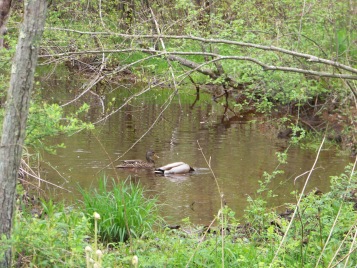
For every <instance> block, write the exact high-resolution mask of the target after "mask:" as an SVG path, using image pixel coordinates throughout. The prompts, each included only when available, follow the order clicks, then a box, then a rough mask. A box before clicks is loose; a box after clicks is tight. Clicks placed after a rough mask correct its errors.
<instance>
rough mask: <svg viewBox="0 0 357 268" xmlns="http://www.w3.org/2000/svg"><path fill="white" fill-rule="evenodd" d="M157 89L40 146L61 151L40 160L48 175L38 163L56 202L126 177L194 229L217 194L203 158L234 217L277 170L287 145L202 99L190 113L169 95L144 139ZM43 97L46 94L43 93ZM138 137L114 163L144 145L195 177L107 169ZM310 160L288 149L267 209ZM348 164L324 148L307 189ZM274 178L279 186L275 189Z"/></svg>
mask: <svg viewBox="0 0 357 268" xmlns="http://www.w3.org/2000/svg"><path fill="white" fill-rule="evenodd" d="M122 92H124V91H123V90H122ZM162 92H165V91H164V90H163V91H161V92H160V91H155V92H151V93H147V94H144V95H143V96H141V97H139V98H137V99H135V100H133V101H132V102H130V105H127V106H125V107H124V108H122V109H121V110H120V111H119V112H117V113H115V114H114V115H112V116H111V117H109V118H108V119H107V120H106V121H105V122H104V123H102V124H99V125H97V129H96V130H95V131H92V132H88V131H82V132H79V133H77V134H75V135H73V136H71V137H64V136H61V137H58V138H56V139H51V140H50V141H48V143H51V144H55V143H62V142H63V143H64V144H65V145H66V148H65V149H58V150H57V155H49V154H46V155H45V156H44V161H45V162H48V163H50V165H52V166H53V167H55V168H56V171H55V170H53V169H52V168H49V167H48V166H47V165H43V166H44V167H45V170H46V172H45V173H44V179H46V180H49V181H51V182H53V183H56V184H58V185H62V186H63V187H65V188H66V189H69V190H70V191H72V193H70V194H65V193H63V192H62V191H56V192H57V193H59V192H61V194H62V197H63V198H65V199H72V200H76V199H78V198H79V195H78V191H77V183H79V184H80V185H81V186H82V187H84V188H91V187H95V186H96V185H97V180H98V178H99V177H100V175H101V174H104V173H105V174H106V175H107V176H109V177H115V178H119V179H126V178H127V177H128V176H131V180H132V181H134V182H139V181H140V183H141V184H142V185H143V186H144V187H145V188H146V190H147V195H148V196H149V195H158V199H159V203H160V204H162V206H161V214H162V216H164V217H166V219H167V221H168V222H169V223H180V221H181V219H183V218H186V217H189V218H190V220H191V222H193V223H195V224H208V223H209V222H210V221H211V220H212V219H213V218H214V215H216V214H217V212H218V210H219V207H220V194H219V191H218V187H217V184H216V181H215V179H214V176H213V174H212V173H211V172H210V170H209V169H208V166H207V163H206V161H205V159H204V157H203V154H202V153H204V155H205V157H206V158H207V160H208V161H210V163H211V167H212V170H213V171H214V175H215V177H216V179H217V182H218V185H219V188H220V190H221V192H222V193H223V194H224V200H225V202H226V204H227V205H228V206H229V207H231V208H232V209H233V210H234V211H235V212H236V214H237V215H239V216H241V215H242V214H243V211H244V209H245V208H246V205H247V201H246V200H247V197H248V196H252V197H254V196H256V191H257V189H258V187H259V184H258V181H259V180H262V179H263V173H264V172H269V173H271V172H272V171H274V170H275V169H276V168H277V164H278V161H277V158H276V153H277V152H282V151H284V150H285V149H286V148H287V146H288V143H287V141H286V140H282V139H278V138H275V135H271V133H268V132H267V131H266V130H264V128H262V127H261V124H259V123H257V122H254V118H253V117H252V116H251V115H246V116H237V117H235V118H234V120H231V121H228V120H226V121H225V122H221V112H222V110H223V109H222V107H221V106H220V105H219V104H214V103H212V102H211V100H210V98H209V97H206V98H202V99H203V100H200V101H199V102H198V103H197V104H196V105H195V106H194V107H193V108H192V109H191V108H190V104H191V103H192V102H193V101H194V96H186V97H181V100H180V101H179V99H178V98H175V99H174V101H173V102H172V103H171V104H170V105H169V106H168V108H167V110H166V111H165V112H164V113H163V116H162V117H160V119H159V120H158V121H157V123H156V124H155V126H154V127H153V128H152V129H151V130H150V131H149V132H148V133H147V134H146V135H144V133H145V132H146V131H147V130H148V128H149V127H150V126H151V125H152V124H153V123H154V121H155V120H156V119H157V117H158V115H159V113H160V112H161V111H162V109H163V104H164V100H165V99H167V98H166V97H168V94H169V93H162ZM166 92H167V91H166ZM46 94H51V91H50V90H49V91H48V92H47V93H46ZM120 94H121V93H120ZM120 94H117V95H116V102H115V105H116V107H119V106H120V105H121V104H122V103H123V101H124V99H125V98H126V96H128V92H126V93H125V94H126V95H125V94H124V93H123V94H124V95H125V96H121V95H120ZM165 94H166V95H165ZM73 96H74V94H70V93H68V94H67V95H61V96H56V97H55V101H58V100H59V99H60V101H61V102H62V103H65V102H66V101H67V100H70V99H71V98H73ZM47 97H48V96H47ZM110 98H111V99H112V97H110ZM95 99H96V97H95V96H94V95H90V96H89V97H88V101H89V102H91V103H92V104H93V102H95ZM108 99H109V97H107V100H108ZM101 111H102V108H101V106H100V104H98V105H97V106H95V108H93V109H91V110H90V111H89V113H88V114H87V117H88V118H90V119H91V120H97V119H98V118H100V116H101ZM143 135H144V137H143V138H142V139H141V140H140V138H141V137H142V136H143ZM138 140H140V141H139V142H138V143H137V144H136V145H135V146H133V148H132V149H131V150H129V151H128V152H127V153H126V155H125V156H124V157H122V158H121V159H138V158H139V159H144V158H145V152H146V150H147V149H149V148H152V149H154V150H155V152H156V153H157V154H158V155H159V156H160V158H159V159H158V160H157V165H163V164H166V163H169V162H175V161H185V162H187V163H189V164H190V165H191V166H193V167H194V168H195V169H196V172H194V173H193V174H190V175H181V176H171V177H168V176H167V177H164V176H158V175H155V174H154V173H153V172H152V171H147V170H123V169H115V168H113V165H109V166H107V165H108V164H110V163H111V162H112V161H114V160H116V159H117V158H118V157H120V156H121V155H122V154H123V153H124V152H126V151H127V150H128V148H130V147H131V146H132V145H133V144H134V143H135V142H137V141H138ZM200 147H201V148H202V150H200V149H199V148H200ZM315 157H316V152H315V151H313V150H303V149H299V148H297V147H290V148H289V150H288V163H287V164H286V165H282V166H281V168H282V169H284V171H285V173H284V175H281V176H279V177H278V178H276V179H274V180H273V182H272V183H271V185H270V187H271V189H273V190H274V193H275V194H277V195H278V197H276V198H274V199H273V200H272V203H271V205H272V206H278V205H282V204H283V203H284V202H286V201H293V200H294V197H293V196H292V195H291V194H290V192H291V191H293V190H294V189H301V187H302V185H303V183H304V182H305V179H306V176H302V177H300V178H299V179H298V180H297V182H296V183H295V184H294V179H295V177H297V176H299V175H300V174H302V173H304V172H306V171H308V170H309V169H310V168H311V167H312V165H313V162H314V160H315ZM349 161H351V159H350V158H349V157H347V156H339V155H338V154H337V151H336V150H335V149H334V148H324V150H323V151H322V152H321V155H320V157H319V160H318V163H317V169H316V170H315V171H314V172H313V174H312V176H311V178H310V182H309V186H308V189H309V190H310V189H312V188H314V187H318V188H319V189H321V190H322V191H326V190H328V187H329V176H332V175H338V174H340V173H341V172H342V171H343V169H344V167H345V165H346V164H347V163H349ZM119 163H120V160H117V161H115V162H114V165H117V164H119ZM59 174H60V175H61V176H60V175H59ZM65 180H67V181H68V182H65ZM281 181H283V182H284V183H283V184H281Z"/></svg>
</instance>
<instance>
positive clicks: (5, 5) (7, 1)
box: [0, 0, 12, 49]
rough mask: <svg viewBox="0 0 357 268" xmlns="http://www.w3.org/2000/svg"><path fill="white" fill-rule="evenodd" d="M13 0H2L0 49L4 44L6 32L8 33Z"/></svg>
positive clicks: (0, 9) (0, 8) (0, 1)
mask: <svg viewBox="0 0 357 268" xmlns="http://www.w3.org/2000/svg"><path fill="white" fill-rule="evenodd" d="M11 1H12V0H0V49H2V48H3V46H4V38H3V36H4V34H5V33H6V24H7V20H8V19H9V15H10V8H11Z"/></svg>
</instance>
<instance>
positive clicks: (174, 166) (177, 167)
mask: <svg viewBox="0 0 357 268" xmlns="http://www.w3.org/2000/svg"><path fill="white" fill-rule="evenodd" d="M192 171H194V169H193V168H192V167H190V165H188V164H186V163H184V162H175V163H171V164H168V165H166V166H162V167H159V168H157V169H155V173H160V174H185V173H189V172H192Z"/></svg>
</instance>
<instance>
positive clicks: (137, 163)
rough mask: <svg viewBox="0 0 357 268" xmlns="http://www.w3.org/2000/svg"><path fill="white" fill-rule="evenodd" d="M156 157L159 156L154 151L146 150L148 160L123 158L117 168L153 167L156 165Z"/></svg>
mask: <svg viewBox="0 0 357 268" xmlns="http://www.w3.org/2000/svg"><path fill="white" fill-rule="evenodd" d="M154 157H156V158H159V157H158V156H157V155H156V154H155V152H154V151H152V150H149V151H147V152H146V161H144V160H123V161H122V164H121V165H118V166H116V167H117V168H153V167H154V166H155V161H154Z"/></svg>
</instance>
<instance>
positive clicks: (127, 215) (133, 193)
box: [80, 177, 158, 243]
mask: <svg viewBox="0 0 357 268" xmlns="http://www.w3.org/2000/svg"><path fill="white" fill-rule="evenodd" d="M129 180H130V178H128V179H127V181H124V182H120V183H116V182H115V180H114V179H111V180H109V179H108V178H106V177H103V178H102V179H100V181H99V185H98V189H94V190H90V191H86V190H84V189H82V188H80V192H81V194H82V196H83V199H84V209H85V212H86V214H87V215H93V213H94V212H97V213H99V214H100V217H101V219H102V220H101V221H99V223H98V234H99V236H100V239H101V240H102V241H103V242H106V243H110V242H124V241H126V240H128V239H129V236H131V237H134V238H136V237H141V236H143V235H144V234H146V233H147V232H149V231H151V230H152V227H153V225H154V224H155V222H156V221H157V220H158V216H157V205H156V199H146V198H145V197H144V195H143V194H144V190H143V188H142V187H141V186H140V185H135V184H133V183H132V182H129ZM109 182H111V184H109ZM92 223H93V225H94V222H92Z"/></svg>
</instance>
